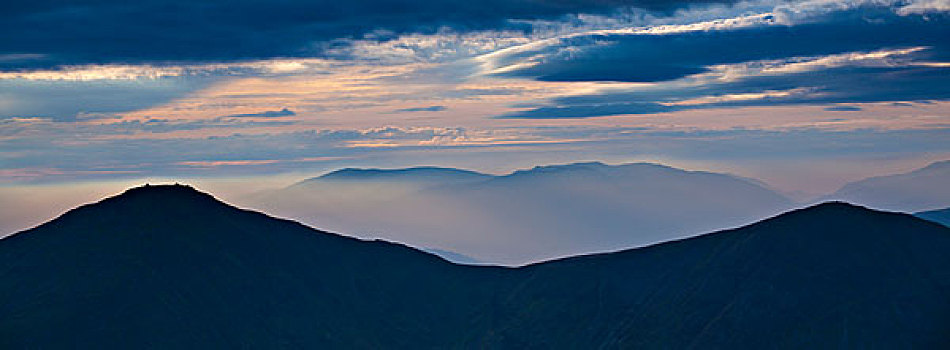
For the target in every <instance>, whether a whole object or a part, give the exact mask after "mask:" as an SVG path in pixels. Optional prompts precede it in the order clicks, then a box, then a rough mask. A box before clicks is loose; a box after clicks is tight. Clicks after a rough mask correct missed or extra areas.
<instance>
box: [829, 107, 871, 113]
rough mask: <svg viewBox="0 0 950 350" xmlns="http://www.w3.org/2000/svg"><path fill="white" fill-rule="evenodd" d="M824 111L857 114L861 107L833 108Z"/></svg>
mask: <svg viewBox="0 0 950 350" xmlns="http://www.w3.org/2000/svg"><path fill="white" fill-rule="evenodd" d="M825 110H826V111H829V112H859V111H862V110H863V109H862V108H861V107H856V106H833V107H825Z"/></svg>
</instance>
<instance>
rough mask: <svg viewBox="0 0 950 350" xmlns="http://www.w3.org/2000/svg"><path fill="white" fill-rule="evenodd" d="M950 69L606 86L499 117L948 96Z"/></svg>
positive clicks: (876, 70)
mask: <svg viewBox="0 0 950 350" xmlns="http://www.w3.org/2000/svg"><path fill="white" fill-rule="evenodd" d="M948 80H950V69H947V68H932V67H892V68H881V67H839V68H832V69H822V70H817V71H810V72H803V73H796V74H787V75H775V76H751V77H746V78H744V79H739V80H737V81H732V82H726V83H714V84H705V85H700V86H692V87H685V88H684V87H678V86H672V87H669V88H666V89H657V90H651V91H643V92H607V93H601V94H593V95H577V96H569V97H562V98H558V99H554V100H552V101H551V105H550V106H544V107H538V108H532V109H528V110H525V111H519V112H514V113H510V114H506V115H502V116H500V117H501V118H531V119H550V118H589V117H598V116H609V115H620V114H652V113H662V112H672V111H678V110H686V109H701V108H722V107H749V106H777V105H796V104H828V103H870V102H899V101H915V100H925V99H934V100H942V99H950V84H947V83H946V82H947V81H948ZM767 91H798V93H789V94H788V95H785V96H781V95H778V96H769V97H763V98H758V99H748V100H737V101H718V102H717V101H712V102H707V103H697V104H675V103H676V102H680V101H684V100H690V99H696V98H703V97H716V96H724V95H730V94H757V93H763V92H767Z"/></svg>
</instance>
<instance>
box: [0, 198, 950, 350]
mask: <svg viewBox="0 0 950 350" xmlns="http://www.w3.org/2000/svg"><path fill="white" fill-rule="evenodd" d="M948 252H950V229H948V228H946V227H944V226H941V225H937V224H934V223H931V222H927V221H924V220H920V219H917V218H914V217H912V216H909V215H904V214H893V213H883V212H876V211H871V210H867V209H864V208H860V207H855V206H851V205H847V204H841V203H830V204H822V205H818V206H815V207H811V208H807V209H802V210H798V211H794V212H791V213H787V214H784V215H781V216H778V217H775V218H772V219H769V220H766V221H763V222H760V223H757V224H753V225H750V226H746V227H743V228H739V229H735V230H730V231H723V232H718V233H713V234H708V235H703V236H699V237H695V238H690V239H686V240H682V241H677V242H670V243H664V244H660V245H655V246H651V247H646V248H641V249H634V250H628V251H623V252H617V253H609V254H599V255H590V256H583V257H576V258H569V259H564V260H559V261H552V262H547V263H541V264H535V265H530V266H527V267H523V268H500V267H474V266H460V265H454V264H451V263H448V262H445V261H444V260H441V259H440V258H437V257H435V256H433V255H429V254H426V253H423V252H420V251H416V250H413V249H411V248H407V247H404V246H400V245H396V244H392V243H385V242H379V241H359V240H356V239H351V238H346V237H342V236H337V235H334V234H330V233H325V232H321V231H317V230H313V229H310V228H307V227H305V226H302V225H299V224H296V223H294V222H290V221H286V220H279V219H274V218H271V217H268V216H266V215H263V214H259V213H254V212H250V211H244V210H240V209H236V208H233V207H230V206H228V205H225V204H223V203H221V202H218V201H216V200H215V199H214V198H212V197H211V196H209V195H207V194H204V193H200V192H197V191H195V190H193V189H191V188H190V187H185V186H151V187H140V188H135V189H131V190H129V191H127V192H126V193H124V194H122V195H119V196H117V197H113V198H109V199H106V200H104V201H102V202H99V203H96V204H92V205H87V206H84V207H81V208H78V209H75V210H73V211H70V212H68V213H66V214H65V215H63V216H62V217H60V218H58V219H56V220H53V221H51V222H49V223H47V224H44V225H42V226H40V227H37V228H34V229H32V230H28V231H24V232H21V233H19V234H16V235H14V236H12V237H8V238H6V239H3V240H0V348H4V349H8V348H97V349H99V348H223V347H226V348H238V347H241V348H273V347H285V348H380V347H385V348H414V349H415V348H451V347H456V348H476V347H479V348H481V347H488V348H585V349H586V348H689V347H693V348H737V347H752V348H811V347H854V348H863V347H876V348H907V347H919V348H946V347H947V346H948V345H950V254H948Z"/></svg>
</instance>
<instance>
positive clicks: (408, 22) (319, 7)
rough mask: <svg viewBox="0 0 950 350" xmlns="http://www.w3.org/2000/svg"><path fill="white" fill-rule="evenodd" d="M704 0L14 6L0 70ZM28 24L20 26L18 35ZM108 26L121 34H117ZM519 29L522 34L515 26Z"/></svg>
mask: <svg viewBox="0 0 950 350" xmlns="http://www.w3.org/2000/svg"><path fill="white" fill-rule="evenodd" d="M704 2H707V0H682V1H675V2H669V1H660V0H608V1H581V0H566V1H549V0H543V1H532V0H514V1H512V0H488V1H481V2H477V3H474V2H471V1H462V0H448V1H439V2H436V3H433V2H431V1H423V0H351V1H343V2H340V1H304V0H289V1H278V2H273V1H254V0H245V1H224V0H215V1H201V2H190V1H176V0H145V1H137V2H135V3H129V2H125V1H118V0H105V1H96V2H85V3H75V2H69V1H60V0H52V1H36V2H19V3H16V4H9V5H8V6H5V8H4V11H3V14H0V32H3V33H16V34H17V35H4V36H2V37H0V48H2V49H0V55H2V56H0V57H5V58H6V59H3V60H0V69H7V70H9V69H19V68H49V67H54V66H58V65H63V64H109V63H156V62H229V61H238V60H254V59H267V58H277V57H312V56H314V55H315V54H318V53H320V52H322V51H324V50H326V49H328V48H333V47H334V46H338V45H345V44H344V43H340V42H335V41H334V40H335V39H343V38H356V39H359V38H363V37H367V38H372V39H376V40H380V41H385V40H387V39H390V38H392V37H394V36H396V35H398V34H401V33H432V32H435V31H437V30H438V29H439V28H443V27H450V28H457V29H461V30H474V29H490V28H498V27H514V28H518V27H519V26H518V25H517V23H514V22H511V21H509V20H512V19H520V20H538V19H553V18H558V17H560V16H564V15H567V14H574V13H609V12H612V11H615V10H617V9H618V8H625V7H642V8H648V9H654V10H661V11H669V10H672V9H675V8H679V7H683V6H686V5H689V4H695V3H704ZM24 28H29V30H24ZM117 28H121V29H119V30H117ZM520 29H524V26H521V28H520Z"/></svg>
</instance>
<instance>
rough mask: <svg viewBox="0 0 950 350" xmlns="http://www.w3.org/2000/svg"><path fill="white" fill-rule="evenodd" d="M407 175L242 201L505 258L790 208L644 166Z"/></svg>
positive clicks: (670, 232) (769, 194)
mask: <svg viewBox="0 0 950 350" xmlns="http://www.w3.org/2000/svg"><path fill="white" fill-rule="evenodd" d="M410 170H411V169H407V170H406V171H398V170H389V171H386V172H385V174H387V175H390V178H391V177H392V176H396V175H398V178H399V182H396V181H393V180H391V179H387V180H386V181H381V180H380V179H379V178H378V177H372V178H370V177H367V176H362V175H360V176H348V177H347V179H348V180H347V181H346V182H345V183H341V181H328V180H327V177H328V176H324V177H320V178H316V179H312V180H308V181H304V182H302V183H300V184H298V185H294V186H291V187H288V188H287V189H284V190H281V191H275V192H271V193H270V194H268V196H267V197H266V198H264V199H262V200H248V201H243V202H242V204H244V205H247V206H250V207H253V208H257V209H261V210H264V211H266V212H269V213H273V214H275V215H280V216H284V217H289V218H293V219H295V220H300V221H302V222H306V223H308V224H312V225H316V226H319V227H323V228H328V229H331V230H334V231H342V232H348V233H351V234H354V235H357V236H359V237H364V238H385V239H387V240H393V241H399V242H406V243H408V244H411V245H413V246H423V247H433V248H436V249H442V250H449V251H453V252H458V253H461V254H464V255H467V256H471V257H474V258H475V259H478V260H482V261H486V262H491V263H500V264H506V265H522V264H525V263H531V262H537V261H541V260H546V259H552V258H557V257H564V256H571V255H577V254H584V253H593V252H603V251H613V250H618V249H625V248H630V247H636V246H643V245H647V244H652V243H656V242H661V241H666V240H670V239H677V238H683V237H686V236H688V235H692V234H695V233H697V232H705V231H712V230H716V229H722V228H729V227H735V226H739V225H743V224H747V223H751V222H754V221H756V220H759V219H762V218H765V217H768V216H771V215H775V214H777V213H780V212H782V211H784V210H787V209H790V208H792V207H793V206H794V204H793V203H792V202H791V201H790V200H788V199H786V198H785V197H783V196H782V195H780V194H778V193H776V192H774V191H771V190H769V189H768V188H766V187H764V186H763V185H762V184H760V183H756V182H754V181H750V180H747V179H743V178H738V177H735V176H731V175H725V174H716V173H709V172H701V171H685V170H681V169H676V168H672V167H667V166H663V165H657V164H649V163H634V164H624V165H606V164H603V163H597V162H589V163H574V164H567V165H555V166H542V167H535V168H532V169H528V170H520V171H515V172H513V173H511V174H508V175H503V176H491V175H485V174H478V175H472V174H469V173H454V172H452V173H450V172H448V171H447V170H445V169H442V170H441V172H443V173H446V174H448V175H446V174H443V173H440V175H439V176H428V175H427V176H416V174H415V173H414V171H410ZM364 172H369V173H371V174H375V173H376V171H369V170H364ZM462 174H464V175H462ZM331 175H332V174H331ZM460 175H461V176H460ZM410 179H416V180H410ZM433 179H438V181H434V180H433Z"/></svg>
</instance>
